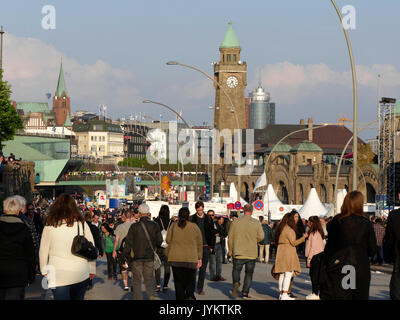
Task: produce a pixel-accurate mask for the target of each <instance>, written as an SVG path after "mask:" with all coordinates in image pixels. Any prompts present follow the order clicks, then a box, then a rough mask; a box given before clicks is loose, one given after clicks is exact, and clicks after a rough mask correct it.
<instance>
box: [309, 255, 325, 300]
mask: <svg viewBox="0 0 400 320" xmlns="http://www.w3.org/2000/svg"><path fill="white" fill-rule="evenodd" d="M322 254H323V253H322V252H321V253H318V254H316V255H315V256H313V257H312V259H311V262H310V278H311V286H312V292H313V293H315V294H316V295H318V294H319V270H320V266H321V257H322Z"/></svg>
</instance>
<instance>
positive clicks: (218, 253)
mask: <svg viewBox="0 0 400 320" xmlns="http://www.w3.org/2000/svg"><path fill="white" fill-rule="evenodd" d="M209 260H210V261H209V262H210V268H209V271H210V279H213V278H216V277H221V274H222V246H221V244H220V243H218V244H216V245H215V247H214V253H213V254H210V258H209Z"/></svg>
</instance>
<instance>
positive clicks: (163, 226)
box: [160, 218, 165, 230]
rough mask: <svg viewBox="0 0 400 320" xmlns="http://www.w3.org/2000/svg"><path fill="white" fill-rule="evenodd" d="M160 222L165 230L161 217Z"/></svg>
mask: <svg viewBox="0 0 400 320" xmlns="http://www.w3.org/2000/svg"><path fill="white" fill-rule="evenodd" d="M160 222H161V225H162V228H163V230H165V227H164V223H163V222H162V219H161V218H160Z"/></svg>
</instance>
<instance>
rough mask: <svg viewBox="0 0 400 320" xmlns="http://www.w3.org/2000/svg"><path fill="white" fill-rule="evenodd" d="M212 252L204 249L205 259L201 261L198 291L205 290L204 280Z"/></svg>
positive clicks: (206, 248)
mask: <svg viewBox="0 0 400 320" xmlns="http://www.w3.org/2000/svg"><path fill="white" fill-rule="evenodd" d="M210 255H211V251H210V249H209V248H208V247H203V258H202V260H201V268H200V270H199V278H198V280H197V291H200V290H203V287H204V279H205V278H206V271H207V264H208V260H209V259H210Z"/></svg>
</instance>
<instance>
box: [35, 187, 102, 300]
mask: <svg viewBox="0 0 400 320" xmlns="http://www.w3.org/2000/svg"><path fill="white" fill-rule="evenodd" d="M84 223H85V220H84V218H83V216H82V215H81V213H80V212H79V209H78V207H77V205H76V202H75V200H74V198H72V197H71V196H70V195H67V194H62V195H60V196H59V197H58V198H57V199H56V201H55V202H54V204H53V205H52V207H51V209H50V212H49V215H48V217H47V219H46V226H45V227H44V229H43V234H42V239H41V242H40V251H39V258H40V270H41V272H42V275H43V276H45V277H47V281H48V286H49V288H52V291H53V295H54V299H55V300H83V299H84V297H85V293H86V289H87V286H88V284H89V279H90V278H92V279H93V277H94V275H95V274H96V261H95V260H94V261H90V262H89V261H88V260H87V259H86V258H82V257H80V256H76V255H74V254H72V252H71V247H72V242H73V239H74V238H75V237H76V236H77V235H78V232H79V231H78V224H80V225H81V227H82V226H83V225H84ZM84 236H85V238H86V239H87V240H88V241H90V242H91V243H92V244H94V239H93V236H92V233H91V231H90V229H88V228H86V229H85V233H84Z"/></svg>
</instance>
